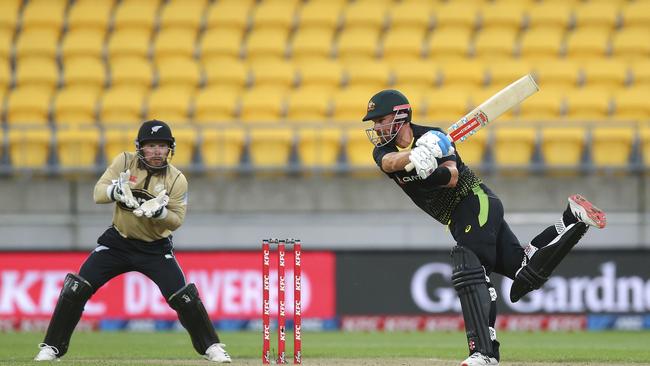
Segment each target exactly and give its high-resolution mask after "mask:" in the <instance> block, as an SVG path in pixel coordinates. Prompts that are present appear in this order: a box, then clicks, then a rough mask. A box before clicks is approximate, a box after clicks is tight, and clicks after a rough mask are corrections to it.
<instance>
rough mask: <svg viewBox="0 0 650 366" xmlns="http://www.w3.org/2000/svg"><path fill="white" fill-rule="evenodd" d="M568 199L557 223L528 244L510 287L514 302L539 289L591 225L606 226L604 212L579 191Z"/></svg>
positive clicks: (511, 297) (511, 298)
mask: <svg viewBox="0 0 650 366" xmlns="http://www.w3.org/2000/svg"><path fill="white" fill-rule="evenodd" d="M568 201H569V203H568V205H567V208H566V209H565V210H564V212H563V214H562V217H561V218H560V219H559V220H558V222H557V223H556V224H555V225H554V226H549V227H548V228H546V229H545V230H544V231H542V232H541V233H540V234H539V235H537V236H536V237H535V238H533V240H531V242H530V244H529V245H528V246H526V248H525V251H524V253H525V254H524V256H523V257H522V262H521V266H520V268H519V269H518V270H517V271H516V273H515V275H514V281H513V283H512V287H511V289H510V300H511V301H513V302H516V301H519V299H521V298H522V297H523V296H524V295H526V294H527V293H529V292H530V291H533V290H535V289H538V288H540V287H541V286H542V285H543V284H544V283H545V282H546V281H547V280H548V277H549V276H550V275H551V273H552V272H553V270H554V269H555V268H556V267H557V266H558V265H559V264H560V262H561V261H562V260H563V259H564V257H565V256H566V255H567V254H568V253H569V252H570V251H571V249H572V248H573V247H574V246H575V245H576V244H577V243H578V241H579V240H580V238H582V237H583V236H584V234H585V233H586V232H587V229H588V228H589V227H590V226H595V227H598V228H604V227H605V225H606V222H607V221H606V218H605V213H604V212H603V211H602V210H600V209H599V208H597V207H596V206H594V205H593V204H592V203H591V202H589V201H587V200H586V199H585V198H584V197H582V196H580V195H578V194H576V195H572V196H571V197H569V199H568ZM511 278H513V277H511Z"/></svg>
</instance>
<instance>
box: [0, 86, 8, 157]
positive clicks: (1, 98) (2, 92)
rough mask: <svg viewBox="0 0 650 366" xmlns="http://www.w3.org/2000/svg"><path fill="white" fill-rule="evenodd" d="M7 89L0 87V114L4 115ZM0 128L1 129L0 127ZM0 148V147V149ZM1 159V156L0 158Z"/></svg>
mask: <svg viewBox="0 0 650 366" xmlns="http://www.w3.org/2000/svg"><path fill="white" fill-rule="evenodd" d="M7 92H8V91H7V89H5V88H4V87H0V116H2V115H4V113H5V97H6V96H7ZM0 130H2V129H1V128H0ZM1 149H2V148H0V150H1ZM0 160H2V158H0Z"/></svg>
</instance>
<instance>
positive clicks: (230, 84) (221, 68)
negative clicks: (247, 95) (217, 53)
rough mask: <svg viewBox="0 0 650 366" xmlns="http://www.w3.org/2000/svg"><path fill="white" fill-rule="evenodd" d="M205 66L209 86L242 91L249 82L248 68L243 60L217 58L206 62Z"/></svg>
mask: <svg viewBox="0 0 650 366" xmlns="http://www.w3.org/2000/svg"><path fill="white" fill-rule="evenodd" d="M203 68H204V70H205V78H206V82H207V86H210V87H211V86H218V87H219V88H221V89H223V88H228V89H232V90H233V91H241V90H243V89H244V88H245V87H246V85H247V83H248V70H247V68H246V66H245V65H244V63H242V62H239V61H235V60H232V59H217V60H214V61H211V62H204V63H203Z"/></svg>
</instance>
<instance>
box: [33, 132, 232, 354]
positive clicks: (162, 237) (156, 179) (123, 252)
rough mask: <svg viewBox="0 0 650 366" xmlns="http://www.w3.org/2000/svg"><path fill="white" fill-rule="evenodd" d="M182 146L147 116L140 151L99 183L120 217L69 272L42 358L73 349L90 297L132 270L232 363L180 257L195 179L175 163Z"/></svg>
mask: <svg viewBox="0 0 650 366" xmlns="http://www.w3.org/2000/svg"><path fill="white" fill-rule="evenodd" d="M175 148H176V143H175V139H174V137H173V135H172V131H171V129H170V128H169V126H168V125H167V124H166V123H165V122H162V121H158V120H150V121H146V122H144V123H143V124H142V125H141V126H140V129H139V131H138V136H137V139H136V140H135V152H126V151H125V152H123V153H120V154H119V155H117V156H116V157H115V158H114V160H113V162H112V163H111V165H110V166H109V167H108V168H107V169H106V171H105V172H104V174H103V175H102V176H101V177H100V178H99V181H97V184H96V185H95V190H94V199H95V202H96V203H98V204H106V203H115V209H114V211H113V223H112V225H111V226H110V227H109V228H108V229H107V230H106V231H105V232H104V233H103V234H102V235H101V236H100V237H99V238H98V239H97V244H98V245H97V247H96V248H95V249H94V250H93V251H92V252H91V253H90V255H89V256H88V258H86V261H85V262H84V263H83V264H82V265H81V268H80V269H79V273H78V274H77V273H68V275H67V276H66V277H65V280H64V283H63V288H62V289H61V293H60V295H59V299H58V302H57V304H56V307H55V308H54V313H53V314H52V319H51V320H50V324H49V326H48V328H47V333H46V334H45V339H44V340H43V343H41V344H39V347H40V351H39V353H38V355H36V358H35V359H34V360H36V361H58V360H59V358H60V357H62V356H63V355H65V354H66V352H67V351H68V346H69V344H70V338H71V336H72V332H73V330H74V328H75V326H76V325H77V323H78V322H79V319H80V318H81V314H82V312H83V310H84V306H85V304H86V302H87V301H88V300H89V299H90V297H91V296H92V295H93V294H94V293H95V292H97V290H99V289H100V288H101V287H102V286H103V285H104V284H105V283H106V282H108V281H110V280H111V279H112V278H114V277H116V276H118V275H120V274H122V273H125V272H130V271H137V272H140V273H142V274H144V275H145V276H147V277H149V278H150V279H151V280H152V281H153V282H154V283H155V284H156V285H157V286H158V288H159V289H160V292H161V293H162V295H163V296H164V298H165V299H166V300H167V303H168V304H169V306H170V307H171V308H172V309H174V310H175V311H176V313H177V315H178V319H179V320H180V322H181V324H182V325H183V326H184V327H185V329H187V331H188V333H189V334H190V338H191V340H192V344H193V345H194V349H195V350H196V351H197V352H198V353H199V354H201V355H203V357H204V358H206V359H208V360H209V361H215V362H219V363H230V362H231V358H230V356H229V355H228V353H227V352H226V351H225V350H224V346H225V345H224V344H222V343H220V341H219V337H218V336H217V334H216V332H215V330H214V327H213V326H212V321H211V320H210V318H209V317H208V313H207V311H206V310H205V307H204V306H203V303H202V302H201V299H200V298H199V292H198V289H197V288H196V286H195V285H194V284H192V283H189V284H188V283H186V282H185V276H184V274H183V271H182V270H181V268H180V266H179V264H178V262H177V261H176V258H175V257H174V247H173V243H172V232H173V231H174V230H176V229H178V228H179V227H180V226H181V224H182V223H183V220H184V218H185V211H186V209H187V180H186V178H185V176H184V175H183V173H181V172H180V171H179V170H178V169H177V168H176V167H174V166H173V165H172V164H170V160H171V158H172V156H173V155H174V151H175Z"/></svg>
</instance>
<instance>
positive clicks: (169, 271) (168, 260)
mask: <svg viewBox="0 0 650 366" xmlns="http://www.w3.org/2000/svg"><path fill="white" fill-rule="evenodd" d="M138 270H139V271H140V272H142V273H143V274H144V275H146V276H147V277H149V278H150V279H151V280H152V281H154V282H155V283H156V285H158V288H159V289H160V292H161V293H162V294H163V296H164V297H165V299H166V300H167V303H168V304H169V306H170V307H171V308H172V309H174V310H175V311H176V313H177V314H178V320H179V321H180V322H181V324H182V325H183V327H185V329H187V332H188V333H189V334H190V338H191V339H192V345H193V346H194V349H195V350H196V351H197V352H198V353H199V354H201V355H203V357H205V358H206V359H208V360H210V361H215V362H223V363H230V362H231V358H230V355H228V353H227V352H226V351H225V350H224V347H225V345H224V344H222V343H220V341H219V336H218V335H217V333H216V332H215V330H214V327H213V325H212V320H210V317H209V316H208V312H207V311H206V310H205V306H203V302H202V301H201V298H200V297H199V291H198V289H197V288H196V286H195V285H194V284H193V283H190V284H186V282H185V276H184V275H183V271H182V270H181V268H180V266H179V265H178V262H177V261H176V258H175V257H174V255H173V252H171V251H170V252H168V253H166V254H161V255H158V254H147V255H141V256H139V264H138Z"/></svg>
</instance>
